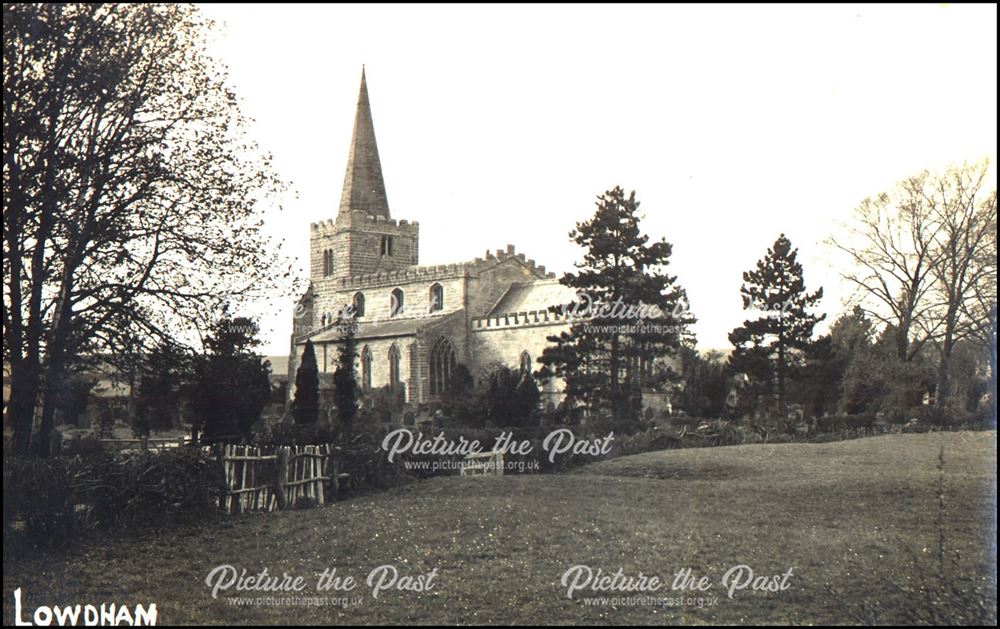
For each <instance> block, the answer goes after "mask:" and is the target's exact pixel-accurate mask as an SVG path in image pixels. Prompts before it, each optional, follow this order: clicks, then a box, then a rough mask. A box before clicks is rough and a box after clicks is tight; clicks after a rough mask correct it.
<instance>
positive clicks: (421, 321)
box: [296, 309, 465, 345]
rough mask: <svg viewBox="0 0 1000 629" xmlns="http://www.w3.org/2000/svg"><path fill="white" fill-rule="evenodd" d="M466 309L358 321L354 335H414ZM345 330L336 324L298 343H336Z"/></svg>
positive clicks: (373, 336)
mask: <svg viewBox="0 0 1000 629" xmlns="http://www.w3.org/2000/svg"><path fill="white" fill-rule="evenodd" d="M464 313H465V310H464V309H459V310H455V311H452V312H449V313H446V314H435V315H431V316H425V317H412V318H409V319H384V320H379V321H358V328H357V332H355V335H354V337H355V338H356V339H358V340H359V341H361V340H365V339H378V338H392V337H398V336H413V335H415V334H416V333H417V332H419V331H421V330H422V329H431V328H433V327H435V326H437V325H438V324H442V323H444V322H445V321H451V320H452V319H453V318H456V317H462V316H464ZM343 336H344V335H343V332H342V331H341V330H340V328H339V327H338V326H336V325H334V326H332V327H330V328H328V329H325V330H321V331H319V332H317V333H315V334H313V335H312V336H303V337H301V338H299V339H298V340H297V341H296V343H297V344H299V345H302V344H304V343H305V342H306V339H307V338H308V339H309V340H311V341H312V342H313V343H336V342H338V341H340V340H341V339H342V338H343Z"/></svg>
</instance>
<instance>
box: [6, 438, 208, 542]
mask: <svg viewBox="0 0 1000 629" xmlns="http://www.w3.org/2000/svg"><path fill="white" fill-rule="evenodd" d="M3 470H4V548H5V552H6V550H7V549H8V548H12V549H17V548H20V547H21V546H22V545H21V544H17V543H14V542H17V541H22V540H23V541H25V542H27V543H28V545H30V546H61V545H63V544H65V543H67V542H69V541H71V540H72V539H73V538H75V537H78V536H80V535H82V534H83V533H85V532H86V531H89V530H123V529H134V528H139V529H141V528H144V527H157V526H161V525H169V524H175V523H178V522H182V521H189V520H194V519H198V518H202V517H206V516H207V515H210V514H214V513H216V509H217V506H218V501H219V497H220V496H221V494H222V491H223V490H224V485H223V478H222V470H221V468H220V466H219V465H218V464H217V462H216V461H215V459H214V458H213V457H212V456H211V455H209V454H207V453H205V452H203V451H202V450H200V449H188V448H177V449H171V450H164V451H161V452H141V453H131V454H108V453H104V452H102V453H100V454H94V455H91V456H87V457H83V456H79V455H74V456H56V457H51V458H47V459H39V458H25V457H4V462H3Z"/></svg>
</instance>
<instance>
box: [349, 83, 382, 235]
mask: <svg viewBox="0 0 1000 629" xmlns="http://www.w3.org/2000/svg"><path fill="white" fill-rule="evenodd" d="M352 210H361V211H363V212H365V213H367V214H369V215H371V216H382V217H384V218H389V200H388V198H387V197H386V194H385V180H384V179H383V178H382V163H381V161H380V160H379V157H378V144H376V142H375V125H374V123H373V122H372V110H371V105H370V104H369V102H368V82H367V81H366V79H365V70H364V67H363V66H362V68H361V90H360V92H359V94H358V111H357V114H355V117H354V133H353V135H352V136H351V150H350V152H349V153H348V155H347V172H346V173H345V174H344V190H343V192H342V193H341V196H340V211H341V212H350V211H352Z"/></svg>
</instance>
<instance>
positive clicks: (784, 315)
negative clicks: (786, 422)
mask: <svg viewBox="0 0 1000 629" xmlns="http://www.w3.org/2000/svg"><path fill="white" fill-rule="evenodd" d="M797 257H798V250H797V249H793V248H792V243H791V241H789V240H788V238H786V237H785V235H784V234H781V235H780V236H779V237H778V239H777V240H776V241H775V242H774V245H772V247H771V248H770V249H768V251H767V255H766V256H765V257H764V258H763V259H762V260H759V261H758V262H757V266H756V268H754V269H751V270H749V271H746V272H744V273H743V286H742V287H741V288H740V294H741V295H742V297H743V309H744V310H750V311H757V312H760V316H759V317H758V318H757V319H754V320H747V321H744V322H743V325H742V326H740V327H738V328H736V329H735V330H733V331H732V332H730V333H729V341H730V342H731V343H732V344H733V347H734V348H735V349H734V351H733V353H732V355H731V356H730V364H731V366H732V368H733V370H734V371H736V372H743V373H746V374H747V375H748V376H749V377H750V378H751V380H754V379H756V381H757V383H759V384H760V385H763V386H762V387H760V388H758V392H760V391H763V392H765V393H771V392H772V390H773V392H774V393H775V394H776V396H777V403H778V412H779V414H780V416H781V417H782V418H785V417H787V416H788V398H787V391H786V388H787V384H788V380H789V378H790V376H792V375H793V373H794V370H795V369H796V368H797V367H798V366H799V365H801V363H802V361H803V359H804V354H805V351H806V350H807V349H808V347H809V343H810V341H811V339H812V333H813V327H814V326H815V325H816V324H817V323H818V322H820V321H822V320H823V319H824V318H825V317H826V315H820V316H818V317H817V316H816V315H814V314H811V313H809V312H808V309H810V308H812V307H814V306H815V305H816V304H817V303H818V302H819V301H820V299H822V297H823V289H822V288H820V289H818V290H816V292H814V293H808V292H806V287H805V280H804V279H803V277H802V265H801V264H800V263H799V262H798V260H797V259H796V258H797Z"/></svg>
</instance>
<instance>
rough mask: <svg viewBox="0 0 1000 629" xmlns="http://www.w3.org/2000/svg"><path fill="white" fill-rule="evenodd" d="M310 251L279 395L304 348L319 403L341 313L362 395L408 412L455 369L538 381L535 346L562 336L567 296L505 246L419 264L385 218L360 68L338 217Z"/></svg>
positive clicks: (414, 235)
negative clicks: (311, 361)
mask: <svg viewBox="0 0 1000 629" xmlns="http://www.w3.org/2000/svg"><path fill="white" fill-rule="evenodd" d="M309 243H310V254H309V260H310V263H309V278H310V281H309V286H308V289H307V290H306V292H305V294H304V295H303V296H302V297H301V299H300V301H299V303H298V305H297V307H296V311H295V320H294V322H293V334H292V340H291V353H290V357H289V361H288V378H289V383H290V385H291V386H290V390H289V395H290V396H291V395H294V390H293V388H294V383H295V373H296V369H297V368H298V363H299V358H300V356H301V355H302V351H303V349H304V347H305V344H306V342H307V341H312V344H313V346H314V349H315V352H316V360H317V363H318V365H319V371H320V387H321V397H324V398H325V397H327V395H328V392H329V388H330V387H331V386H332V385H331V377H332V374H333V372H334V370H335V369H336V367H337V346H338V344H339V342H340V340H341V338H342V336H343V331H342V329H341V327H340V326H339V325H338V315H339V314H340V313H342V312H345V309H346V310H347V311H351V312H353V314H354V316H355V319H356V321H357V326H356V335H355V336H356V339H357V346H358V363H357V365H356V367H357V374H358V378H359V384H360V385H361V388H362V389H363V391H365V392H368V391H371V390H373V389H377V388H388V389H389V390H390V391H395V392H397V394H398V395H400V396H401V397H402V399H403V401H404V403H405V404H406V405H407V407H408V408H410V409H412V410H418V409H422V408H428V407H430V406H432V405H433V404H434V402H435V401H437V400H439V399H440V395H441V394H442V392H443V391H445V390H446V388H447V387H448V383H449V380H450V378H451V376H452V372H453V371H454V369H455V366H456V365H458V364H463V365H465V366H466V367H467V368H468V369H469V371H470V372H471V373H472V375H473V377H474V378H479V377H481V376H482V375H483V374H484V373H485V372H487V371H488V370H490V369H492V368H494V367H495V366H497V365H501V364H502V365H507V366H509V367H511V368H514V369H521V370H524V371H529V370H530V371H535V370H537V369H538V367H539V366H540V365H538V364H537V363H536V359H537V358H538V357H539V356H540V355H541V353H542V350H543V349H544V348H545V346H546V345H547V341H546V337H548V336H551V335H554V334H559V333H560V332H562V331H564V330H567V329H568V327H569V325H568V323H567V321H566V319H565V317H563V316H562V315H561V314H560V313H553V312H550V311H549V307H550V306H553V305H556V304H565V303H568V302H570V301H572V300H573V299H574V297H575V294H574V292H573V290H572V289H570V288H568V287H566V286H563V285H561V284H560V283H559V281H558V280H557V279H556V277H555V274H553V273H550V272H547V271H546V270H545V267H544V266H542V265H540V264H537V263H536V262H535V260H531V259H528V258H527V257H526V256H525V255H524V254H523V253H518V252H516V251H515V249H514V247H513V246H512V245H507V246H506V247H505V248H503V249H497V250H496V251H487V252H486V253H485V255H484V256H483V257H481V258H476V259H474V260H469V261H465V262H456V263H452V264H442V265H436V266H422V265H421V264H420V259H419V251H420V247H419V244H420V226H419V224H418V223H417V222H416V221H409V220H405V219H395V218H392V215H391V214H390V211H389V201H388V199H387V197H386V192H385V181H384V179H383V175H382V165H381V162H380V161H379V154H378V146H377V144H376V141H375V128H374V124H373V122H372V114H371V107H370V105H369V100H368V86H367V83H366V79H365V73H364V70H363V69H362V72H361V89H360V93H359V95H358V105H357V113H356V116H355V120H354V132H353V136H352V138H351V146H350V152H349V154H348V160H347V172H346V173H345V175H344V188H343V192H342V193H341V198H340V208H339V210H338V212H337V217H336V218H335V219H329V220H325V221H321V222H319V223H313V224H312V225H310V234H309ZM324 389H325V390H326V391H324ZM559 389H560V386H559V384H558V383H556V382H553V383H550V384H548V385H546V386H545V387H544V388H543V389H542V404H543V405H547V404H548V403H549V402H552V403H555V404H557V403H558V402H559V399H560V398H561V394H560V392H559ZM325 394H326V395H325Z"/></svg>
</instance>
